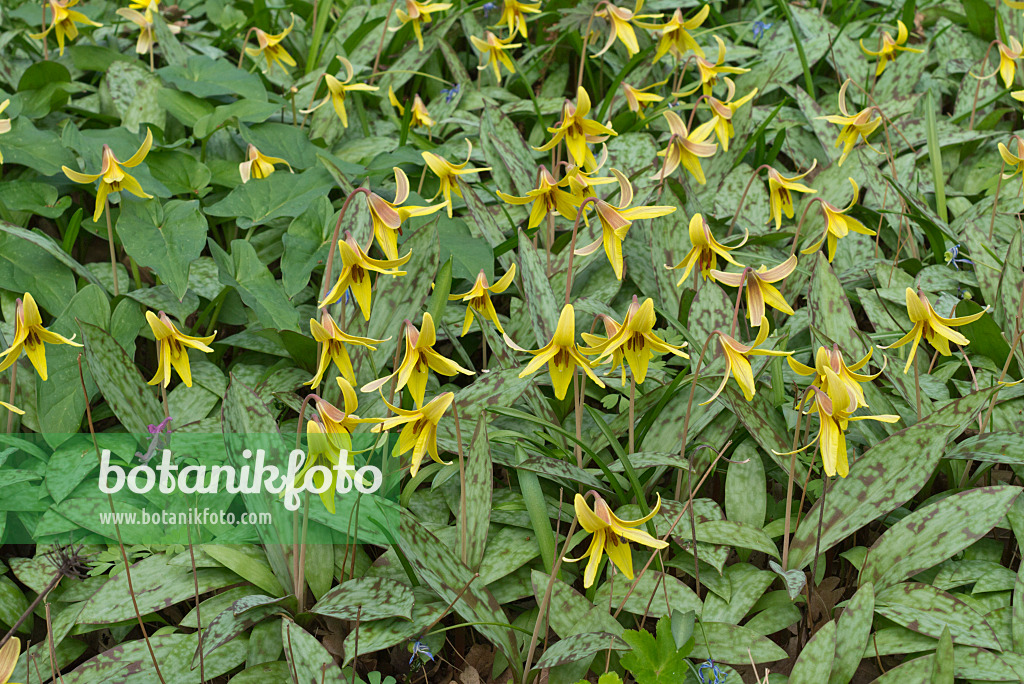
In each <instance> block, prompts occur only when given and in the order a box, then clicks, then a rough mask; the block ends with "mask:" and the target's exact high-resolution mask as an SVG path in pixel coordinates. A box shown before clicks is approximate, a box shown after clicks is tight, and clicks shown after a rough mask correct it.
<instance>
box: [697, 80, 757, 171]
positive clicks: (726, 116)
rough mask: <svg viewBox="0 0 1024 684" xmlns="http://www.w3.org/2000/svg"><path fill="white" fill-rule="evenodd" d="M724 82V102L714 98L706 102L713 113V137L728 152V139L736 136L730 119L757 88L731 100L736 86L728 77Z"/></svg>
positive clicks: (751, 96) (709, 97) (754, 93)
mask: <svg viewBox="0 0 1024 684" xmlns="http://www.w3.org/2000/svg"><path fill="white" fill-rule="evenodd" d="M724 80H725V84H726V86H727V87H728V92H727V94H726V96H725V101H724V102H723V101H722V100H719V99H718V98H716V97H711V96H708V102H709V103H710V104H711V111H713V112H714V113H715V118H714V122H715V135H716V136H718V142H719V143H721V144H722V150H723V151H725V152H728V151H729V139H730V138H732V137H733V136H735V135H736V131H735V129H734V128H733V126H732V117H733V115H734V114H735V113H736V110H737V109H739V108H740V107H742V106H743V105H745V104H746V103H747V102H749V101H750V99H751V98H753V97H754V96H755V95H757V88H754V89H753V90H751V91H750V92H749V93H747V94H746V95H744V96H743V97H741V98H740V99H738V100H733V99H732V98H733V96H734V95H735V94H736V84H735V83H733V80H732V79H731V78H729V77H726V78H725V79H724Z"/></svg>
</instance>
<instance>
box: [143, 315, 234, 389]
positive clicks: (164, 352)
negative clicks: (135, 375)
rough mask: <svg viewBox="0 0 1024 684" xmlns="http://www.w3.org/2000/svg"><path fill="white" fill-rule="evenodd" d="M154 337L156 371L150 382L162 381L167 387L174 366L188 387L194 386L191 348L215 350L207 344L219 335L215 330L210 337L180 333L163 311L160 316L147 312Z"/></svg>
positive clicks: (204, 350) (205, 350)
mask: <svg viewBox="0 0 1024 684" xmlns="http://www.w3.org/2000/svg"><path fill="white" fill-rule="evenodd" d="M146 321H147V322H148V323H149V328H150V330H152V331H153V337H155V338H156V373H154V374H153V378H152V379H151V380H150V381H149V384H150V385H156V384H162V385H163V386H164V387H167V385H169V384H170V382H171V367H172V366H173V367H174V370H176V371H177V372H178V375H180V376H181V381H182V382H183V383H185V386H186V387H191V386H192V367H191V366H189V363H188V350H189V349H190V348H191V349H198V350H199V351H201V352H204V353H206V354H209V353H210V352H212V351H213V350H212V349H210V347H208V346H207V345H209V344H210V343H211V342H213V338H215V337H216V336H217V333H216V332H214V333H213V334H212V335H208V336H206V337H192V336H191V335H186V334H184V333H182V332H180V331H179V330H178V329H177V328H176V327H175V326H174V323H172V322H171V319H170V318H168V317H167V314H165V313H164V312H163V311H161V312H160V314H159V316H158V315H157V314H154V313H153V312H152V311H147V312H146Z"/></svg>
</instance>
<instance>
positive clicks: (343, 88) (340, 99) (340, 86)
mask: <svg viewBox="0 0 1024 684" xmlns="http://www.w3.org/2000/svg"><path fill="white" fill-rule="evenodd" d="M338 61H339V62H341V65H342V66H343V67H345V73H346V76H345V80H344V81H339V80H338V79H337V78H335V77H334V76H332V75H331V74H324V83H326V84H327V96H326V97H324V99H323V100H321V101H320V104H318V105H316V106H315V107H312V108H310V109H304V110H302V113H303V114H308V113H310V112H313V111H316V110H317V109H320V108H321V107H323V106H324V105H325V104H327V102H328V101H330V103H331V104H332V105H333V106H334V113H335V114H337V115H338V119H340V120H341V125H342V126H343V127H345V128H348V110H346V109H345V96H346V94H347V93H350V92H355V91H364V92H365V91H372V90H380V89H379V88H378V87H377V86H372V85H367V84H366V83H351V81H352V77H353V76H354V75H355V72H354V70H353V69H352V62H350V61H348V60H347V59H345V58H344V57H338Z"/></svg>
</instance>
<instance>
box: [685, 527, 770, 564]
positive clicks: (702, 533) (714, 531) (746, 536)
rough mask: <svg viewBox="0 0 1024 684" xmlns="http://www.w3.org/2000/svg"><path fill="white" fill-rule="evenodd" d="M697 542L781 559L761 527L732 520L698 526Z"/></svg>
mask: <svg viewBox="0 0 1024 684" xmlns="http://www.w3.org/2000/svg"><path fill="white" fill-rule="evenodd" d="M697 541H703V542H708V543H712V544H720V545H722V546H736V547H739V548H743V549H752V550H754V551H760V552H762V553H766V554H768V555H769V556H774V557H775V558H778V557H779V552H778V549H776V547H775V544H774V543H773V542H772V540H771V538H770V537H769V536H768V535H767V534H765V533H764V531H763V530H761V528H759V527H754V526H752V525H745V524H744V523H740V522H734V521H732V520H710V521H708V522H703V523H700V524H699V525H697Z"/></svg>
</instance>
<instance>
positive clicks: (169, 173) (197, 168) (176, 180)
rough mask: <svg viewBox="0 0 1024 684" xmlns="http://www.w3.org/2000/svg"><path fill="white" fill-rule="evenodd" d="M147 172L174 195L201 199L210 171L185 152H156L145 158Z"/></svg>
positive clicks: (208, 181)
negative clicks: (147, 167)
mask: <svg viewBox="0 0 1024 684" xmlns="http://www.w3.org/2000/svg"><path fill="white" fill-rule="evenodd" d="M146 163H147V165H148V166H149V172H150V173H151V174H153V178H155V179H157V180H158V181H160V182H161V183H163V184H164V185H165V186H167V189H168V190H170V191H171V193H172V194H175V195H187V196H190V197H203V196H204V195H206V193H207V192H209V190H208V189H207V187H208V186H209V184H210V177H211V174H210V169H209V168H208V167H207V166H206V164H203V163H202V162H201V161H199V160H198V159H196V158H195V157H193V156H192V155H191V154H188V153H187V152H179V151H177V150H158V151H155V152H150V153H149V155H148V156H147V157H146Z"/></svg>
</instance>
